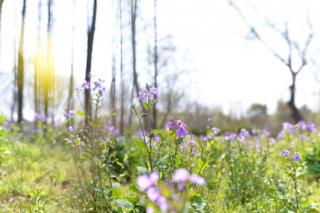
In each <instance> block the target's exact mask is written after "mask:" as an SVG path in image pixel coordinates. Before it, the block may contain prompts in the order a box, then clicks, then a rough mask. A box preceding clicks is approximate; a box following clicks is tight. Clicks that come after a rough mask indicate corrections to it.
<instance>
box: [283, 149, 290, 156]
mask: <svg viewBox="0 0 320 213" xmlns="http://www.w3.org/2000/svg"><path fill="white" fill-rule="evenodd" d="M290 152H291V151H290V149H283V150H281V151H280V155H281V156H282V157H288V156H289V154H290Z"/></svg>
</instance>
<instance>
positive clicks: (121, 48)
mask: <svg viewBox="0 0 320 213" xmlns="http://www.w3.org/2000/svg"><path fill="white" fill-rule="evenodd" d="M119 22H120V23H119V25H120V93H121V94H120V133H121V134H123V130H124V101H125V100H124V96H125V84H124V71H123V69H124V67H123V17H122V0H120V1H119Z"/></svg>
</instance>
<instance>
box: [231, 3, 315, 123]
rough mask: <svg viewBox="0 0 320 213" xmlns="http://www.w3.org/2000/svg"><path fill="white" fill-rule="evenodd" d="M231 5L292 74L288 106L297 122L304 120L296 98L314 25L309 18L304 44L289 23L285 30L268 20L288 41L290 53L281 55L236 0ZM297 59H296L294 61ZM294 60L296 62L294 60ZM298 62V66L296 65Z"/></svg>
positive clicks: (256, 36) (285, 40) (270, 25)
mask: <svg viewBox="0 0 320 213" xmlns="http://www.w3.org/2000/svg"><path fill="white" fill-rule="evenodd" d="M229 3H230V5H231V6H232V7H233V8H234V9H235V10H236V11H237V12H238V14H239V15H240V17H241V18H242V20H243V21H244V22H245V24H246V25H247V27H248V28H249V30H250V32H251V34H252V35H253V36H254V38H255V39H257V40H258V41H260V42H261V43H262V44H263V45H264V46H265V47H266V48H267V49H268V50H269V51H270V52H271V53H272V54H273V55H274V56H275V58H277V59H278V60H279V61H280V62H281V63H282V64H283V65H285V66H286V67H287V69H288V71H289V72H290V74H291V85H290V87H289V91H290V99H289V101H288V102H287V105H288V107H289V108H290V110H291V117H292V119H293V120H294V121H295V122H298V121H300V120H302V119H303V118H302V115H301V113H300V111H299V109H298V108H297V106H296V102H295V98H296V81H297V76H298V74H299V73H300V72H301V71H302V70H304V68H305V67H306V66H307V62H308V61H307V52H308V49H309V46H310V43H311V41H312V39H313V37H314V35H313V31H312V26H311V23H310V21H309V20H308V21H307V23H308V26H309V33H308V36H307V38H306V39H305V41H304V42H303V44H299V43H298V42H297V41H294V39H293V38H292V37H291V34H290V32H289V28H288V24H286V25H285V28H284V30H281V29H278V28H277V27H276V26H275V25H274V24H272V23H271V22H270V21H269V20H267V23H268V26H269V27H270V28H271V29H272V30H274V31H275V32H276V33H278V34H279V35H280V36H281V38H282V40H283V41H284V42H285V43H286V45H287V48H288V55H287V56H281V54H280V53H279V52H277V51H276V50H274V49H273V48H271V47H270V46H269V44H267V42H266V41H265V40H264V39H263V38H262V36H261V35H260V33H259V32H258V29H257V28H256V27H255V26H253V25H252V24H250V23H249V22H248V21H247V19H246V17H245V16H244V14H243V13H242V11H241V10H240V8H239V7H238V6H237V5H236V4H235V3H234V1H232V0H229ZM295 53H296V55H298V57H294V54H295ZM294 60H295V61H294ZM293 61H294V62H293ZM296 64H298V66H294V65H296Z"/></svg>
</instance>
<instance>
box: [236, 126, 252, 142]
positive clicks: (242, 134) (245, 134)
mask: <svg viewBox="0 0 320 213" xmlns="http://www.w3.org/2000/svg"><path fill="white" fill-rule="evenodd" d="M248 137H250V133H249V132H248V131H247V130H246V129H241V130H240V132H239V135H238V140H239V141H240V142H242V143H243V142H245V141H246V139H247V138H248Z"/></svg>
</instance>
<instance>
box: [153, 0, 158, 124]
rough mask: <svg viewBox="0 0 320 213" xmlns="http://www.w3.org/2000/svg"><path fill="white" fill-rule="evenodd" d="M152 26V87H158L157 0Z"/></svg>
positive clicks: (155, 120)
mask: <svg viewBox="0 0 320 213" xmlns="http://www.w3.org/2000/svg"><path fill="white" fill-rule="evenodd" d="M153 28H154V51H153V59H154V87H155V88H158V32H157V0H154V16H153ZM152 128H153V129H156V128H157V102H155V103H154V105H153V114H152Z"/></svg>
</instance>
